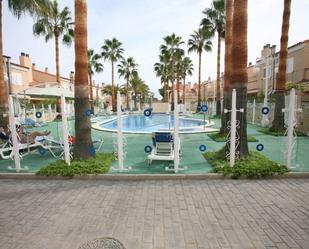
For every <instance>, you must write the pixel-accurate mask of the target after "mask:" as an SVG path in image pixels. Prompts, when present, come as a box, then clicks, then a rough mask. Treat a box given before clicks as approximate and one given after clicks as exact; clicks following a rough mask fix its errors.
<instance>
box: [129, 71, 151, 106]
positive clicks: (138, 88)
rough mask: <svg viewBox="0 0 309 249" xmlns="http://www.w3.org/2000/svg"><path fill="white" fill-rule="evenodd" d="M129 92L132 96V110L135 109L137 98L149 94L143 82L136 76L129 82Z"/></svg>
mask: <svg viewBox="0 0 309 249" xmlns="http://www.w3.org/2000/svg"><path fill="white" fill-rule="evenodd" d="M130 85H131V90H132V92H133V95H134V108H135V110H136V109H137V97H138V96H145V95H147V94H148V93H149V87H148V86H147V85H146V84H145V82H144V81H143V80H142V79H141V78H140V77H139V76H138V75H134V76H133V77H132V79H131V81H130Z"/></svg>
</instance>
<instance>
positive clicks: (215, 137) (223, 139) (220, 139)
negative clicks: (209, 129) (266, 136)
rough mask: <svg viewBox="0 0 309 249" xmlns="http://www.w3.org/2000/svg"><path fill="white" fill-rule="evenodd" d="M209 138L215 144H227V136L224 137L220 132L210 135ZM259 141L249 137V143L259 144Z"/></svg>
mask: <svg viewBox="0 0 309 249" xmlns="http://www.w3.org/2000/svg"><path fill="white" fill-rule="evenodd" d="M207 135H208V137H210V138H211V139H212V140H214V141H215V142H226V135H223V134H221V133H219V132H216V133H208V134H207ZM258 141H259V140H258V139H256V138H255V137H254V136H250V135H248V142H258Z"/></svg>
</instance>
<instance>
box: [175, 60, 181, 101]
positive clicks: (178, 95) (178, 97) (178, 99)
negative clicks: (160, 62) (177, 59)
mask: <svg viewBox="0 0 309 249" xmlns="http://www.w3.org/2000/svg"><path fill="white" fill-rule="evenodd" d="M176 80H177V104H179V101H180V92H179V68H178V66H177V77H176Z"/></svg>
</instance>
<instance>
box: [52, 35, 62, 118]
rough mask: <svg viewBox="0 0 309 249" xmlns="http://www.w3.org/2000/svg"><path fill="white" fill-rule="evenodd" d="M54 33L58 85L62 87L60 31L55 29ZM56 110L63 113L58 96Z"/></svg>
mask: <svg viewBox="0 0 309 249" xmlns="http://www.w3.org/2000/svg"><path fill="white" fill-rule="evenodd" d="M54 35H55V54H56V82H57V83H58V87H60V86H61V81H60V69H59V32H58V31H57V30H55V31H54ZM56 110H57V112H58V113H61V99H60V98H57V105H56Z"/></svg>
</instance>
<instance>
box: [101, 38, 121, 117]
mask: <svg viewBox="0 0 309 249" xmlns="http://www.w3.org/2000/svg"><path fill="white" fill-rule="evenodd" d="M121 45H122V43H121V42H120V41H118V40H117V39H116V38H112V39H111V40H108V39H107V40H105V41H104V45H103V46H102V47H101V48H102V56H103V58H104V60H109V61H110V62H111V64H112V108H113V112H115V111H116V101H115V99H116V97H115V89H114V87H115V82H114V65H115V63H116V62H117V61H119V60H121V59H122V58H123V52H124V49H123V48H122V47H121Z"/></svg>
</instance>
